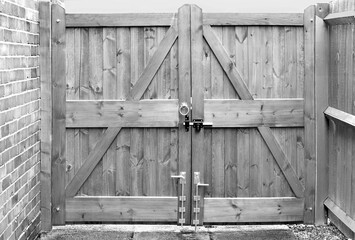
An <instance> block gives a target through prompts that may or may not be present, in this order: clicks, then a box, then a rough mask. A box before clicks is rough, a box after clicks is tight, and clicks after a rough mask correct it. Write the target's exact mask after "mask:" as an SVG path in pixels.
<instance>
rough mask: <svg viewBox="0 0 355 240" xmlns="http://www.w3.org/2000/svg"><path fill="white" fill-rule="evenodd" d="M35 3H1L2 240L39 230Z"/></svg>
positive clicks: (2, 0)
mask: <svg viewBox="0 0 355 240" xmlns="http://www.w3.org/2000/svg"><path fill="white" fill-rule="evenodd" d="M38 32H39V25H38V0H0V240H5V239H34V238H35V236H36V235H37V234H38V232H39V230H40V205H39V202H40V183H39V172H40V142H39V130H40V122H39V121H40V111H39V107H40V104H39V99H40V81H39V78H38V70H39V69H38V62H39V57H38V39H39V36H38Z"/></svg>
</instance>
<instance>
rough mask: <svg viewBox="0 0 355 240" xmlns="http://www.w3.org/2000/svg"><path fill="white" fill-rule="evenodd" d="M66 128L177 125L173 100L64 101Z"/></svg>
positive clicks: (176, 109)
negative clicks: (65, 106) (65, 102)
mask: <svg viewBox="0 0 355 240" xmlns="http://www.w3.org/2000/svg"><path fill="white" fill-rule="evenodd" d="M66 116H67V117H66V127H67V128H99V127H177V124H178V102H177V100H142V101H139V102H136V101H131V102H130V101H114V100H111V101H83V100H79V101H67V114H66Z"/></svg>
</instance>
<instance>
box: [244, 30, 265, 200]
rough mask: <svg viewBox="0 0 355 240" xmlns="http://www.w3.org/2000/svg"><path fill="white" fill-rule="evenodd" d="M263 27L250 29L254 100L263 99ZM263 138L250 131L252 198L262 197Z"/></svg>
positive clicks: (250, 67)
mask: <svg viewBox="0 0 355 240" xmlns="http://www.w3.org/2000/svg"><path fill="white" fill-rule="evenodd" d="M261 31H262V30H261V27H249V28H248V33H249V39H248V40H249V43H248V54H249V86H248V87H249V91H250V92H251V94H252V95H253V97H254V98H258V97H261V96H260V95H261V88H262V86H261V84H260V82H258V81H260V80H261V79H262V77H263V76H262V54H261V53H262V51H263V49H262V44H261V37H262V36H261V34H262V33H261ZM262 144H263V142H262V139H261V136H260V134H259V132H258V131H257V130H256V129H250V143H249V148H250V150H249V152H250V166H249V168H250V169H249V194H250V197H260V196H261V185H262V184H261V179H262V175H261V174H262V169H261V167H262V166H261V165H260V161H261V154H262V153H261V152H262V150H263V148H265V146H264V144H263V145H262Z"/></svg>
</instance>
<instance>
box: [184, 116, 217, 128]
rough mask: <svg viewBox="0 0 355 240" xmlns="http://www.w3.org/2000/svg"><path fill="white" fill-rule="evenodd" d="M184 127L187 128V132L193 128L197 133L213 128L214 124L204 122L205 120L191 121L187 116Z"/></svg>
mask: <svg viewBox="0 0 355 240" xmlns="http://www.w3.org/2000/svg"><path fill="white" fill-rule="evenodd" d="M183 125H184V126H185V130H186V132H188V131H189V127H190V126H192V127H193V128H195V129H196V131H197V132H199V131H200V130H201V128H206V127H207V128H208V127H209V128H211V127H212V125H213V123H211V122H204V121H203V119H199V118H197V119H193V120H192V121H190V119H189V116H185V121H184V122H183Z"/></svg>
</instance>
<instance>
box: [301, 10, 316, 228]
mask: <svg viewBox="0 0 355 240" xmlns="http://www.w3.org/2000/svg"><path fill="white" fill-rule="evenodd" d="M315 17H316V15H315V6H314V5H313V6H310V7H308V8H307V9H305V11H304V48H305V80H304V81H305V83H304V102H305V107H304V111H305V121H304V125H305V145H304V152H305V171H306V176H305V193H304V196H305V212H304V222H305V223H314V216H315V215H314V203H315V183H316V122H315V97H314V96H315V73H314V71H315V63H314V62H315Z"/></svg>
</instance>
